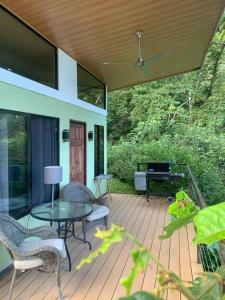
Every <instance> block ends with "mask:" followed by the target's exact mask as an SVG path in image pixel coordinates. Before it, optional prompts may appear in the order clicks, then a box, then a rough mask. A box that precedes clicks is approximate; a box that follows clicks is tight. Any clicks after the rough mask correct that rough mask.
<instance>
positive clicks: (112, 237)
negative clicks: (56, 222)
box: [76, 224, 126, 270]
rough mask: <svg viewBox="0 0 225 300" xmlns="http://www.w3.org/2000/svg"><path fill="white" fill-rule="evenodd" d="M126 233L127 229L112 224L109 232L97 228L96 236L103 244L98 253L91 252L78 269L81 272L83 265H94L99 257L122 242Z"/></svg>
mask: <svg viewBox="0 0 225 300" xmlns="http://www.w3.org/2000/svg"><path fill="white" fill-rule="evenodd" d="M125 233H126V229H125V228H124V227H121V226H117V225H115V224H112V226H111V229H109V230H107V231H103V230H100V229H99V228H97V232H96V234H95V236H96V237H98V238H100V239H101V240H102V244H101V245H100V247H99V248H98V249H97V250H96V251H93V252H91V253H90V254H89V255H88V256H87V257H86V258H84V259H82V260H81V261H80V263H79V265H78V266H77V267H76V269H77V270H79V269H80V268H81V267H82V266H83V265H86V264H90V263H92V261H93V260H94V259H95V258H97V257H98V256H99V255H101V254H104V253H106V252H107V251H108V249H109V248H110V247H111V246H112V245H113V244H115V243H119V242H121V241H122V240H123V236H124V234H125Z"/></svg>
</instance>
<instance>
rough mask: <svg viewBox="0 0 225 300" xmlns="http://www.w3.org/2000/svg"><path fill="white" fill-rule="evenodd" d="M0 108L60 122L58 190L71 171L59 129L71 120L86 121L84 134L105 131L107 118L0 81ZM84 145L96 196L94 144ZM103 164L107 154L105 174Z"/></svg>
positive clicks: (0, 259) (4, 261) (0, 257)
mask: <svg viewBox="0 0 225 300" xmlns="http://www.w3.org/2000/svg"><path fill="white" fill-rule="evenodd" d="M0 109H6V110H13V111H20V112H26V113H33V114H38V115H45V116H51V117H57V118H59V119H60V134H59V137H60V165H62V166H63V182H62V184H61V185H60V187H61V188H62V187H63V185H65V184H66V183H68V182H69V169H70V166H69V162H70V157H69V142H63V141H62V130H63V129H69V124H70V120H74V121H80V122H85V123H86V130H87V132H88V131H94V125H95V124H98V125H103V126H105V128H106V117H105V116H103V115H101V114H98V113H95V112H91V111H89V110H87V109H83V108H80V107H77V106H74V105H72V104H68V103H65V102H62V101H60V100H56V99H54V98H50V97H47V96H44V95H41V94H38V93H35V92H32V91H28V90H25V89H22V88H18V87H16V86H13V85H10V84H6V83H2V82H0ZM105 139H106V130H105ZM86 145H87V149H86V150H87V151H86V153H87V157H86V161H87V164H86V165H87V170H86V174H87V186H88V187H89V188H91V189H92V191H93V192H94V193H96V184H95V182H94V141H88V139H86ZM106 149H107V143H106V142H105V153H106ZM106 161H107V155H105V172H106V171H107V170H106ZM102 192H105V185H104V183H103V184H102ZM28 221H29V222H28ZM21 222H22V223H23V224H24V225H26V226H29V227H34V226H38V225H40V223H41V224H43V222H40V221H37V220H34V219H33V218H29V219H28V217H25V218H23V219H21ZM3 248H4V247H3V246H2V245H1V244H0V272H1V270H2V269H4V268H5V267H6V266H7V265H8V264H9V263H10V259H9V255H8V254H7V253H6V251H5V250H4V249H3Z"/></svg>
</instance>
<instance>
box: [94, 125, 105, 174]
mask: <svg viewBox="0 0 225 300" xmlns="http://www.w3.org/2000/svg"><path fill="white" fill-rule="evenodd" d="M100 129H103V161H101V151H100V144H101V143H100ZM96 135H97V139H96ZM96 150H97V151H96ZM96 152H97V156H96ZM101 167H103V173H101ZM96 170H97V172H96ZM104 172H105V126H103V125H97V124H95V125H94V177H97V176H99V175H100V174H104Z"/></svg>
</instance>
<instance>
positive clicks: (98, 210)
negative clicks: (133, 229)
mask: <svg viewBox="0 0 225 300" xmlns="http://www.w3.org/2000/svg"><path fill="white" fill-rule="evenodd" d="M108 214H109V208H108V207H107V206H104V205H98V204H93V212H92V213H91V214H90V215H89V216H87V217H86V220H87V221H89V222H90V221H95V220H98V219H102V218H103V217H105V216H107V215H108Z"/></svg>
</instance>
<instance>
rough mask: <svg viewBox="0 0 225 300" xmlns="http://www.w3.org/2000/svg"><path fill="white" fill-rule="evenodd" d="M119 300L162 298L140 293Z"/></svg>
mask: <svg viewBox="0 0 225 300" xmlns="http://www.w3.org/2000/svg"><path fill="white" fill-rule="evenodd" d="M119 300H162V298H160V297H158V296H155V295H154V294H152V293H148V292H144V291H143V292H142V291H141V292H137V293H135V294H133V295H130V296H127V297H122V298H120V299H119Z"/></svg>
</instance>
